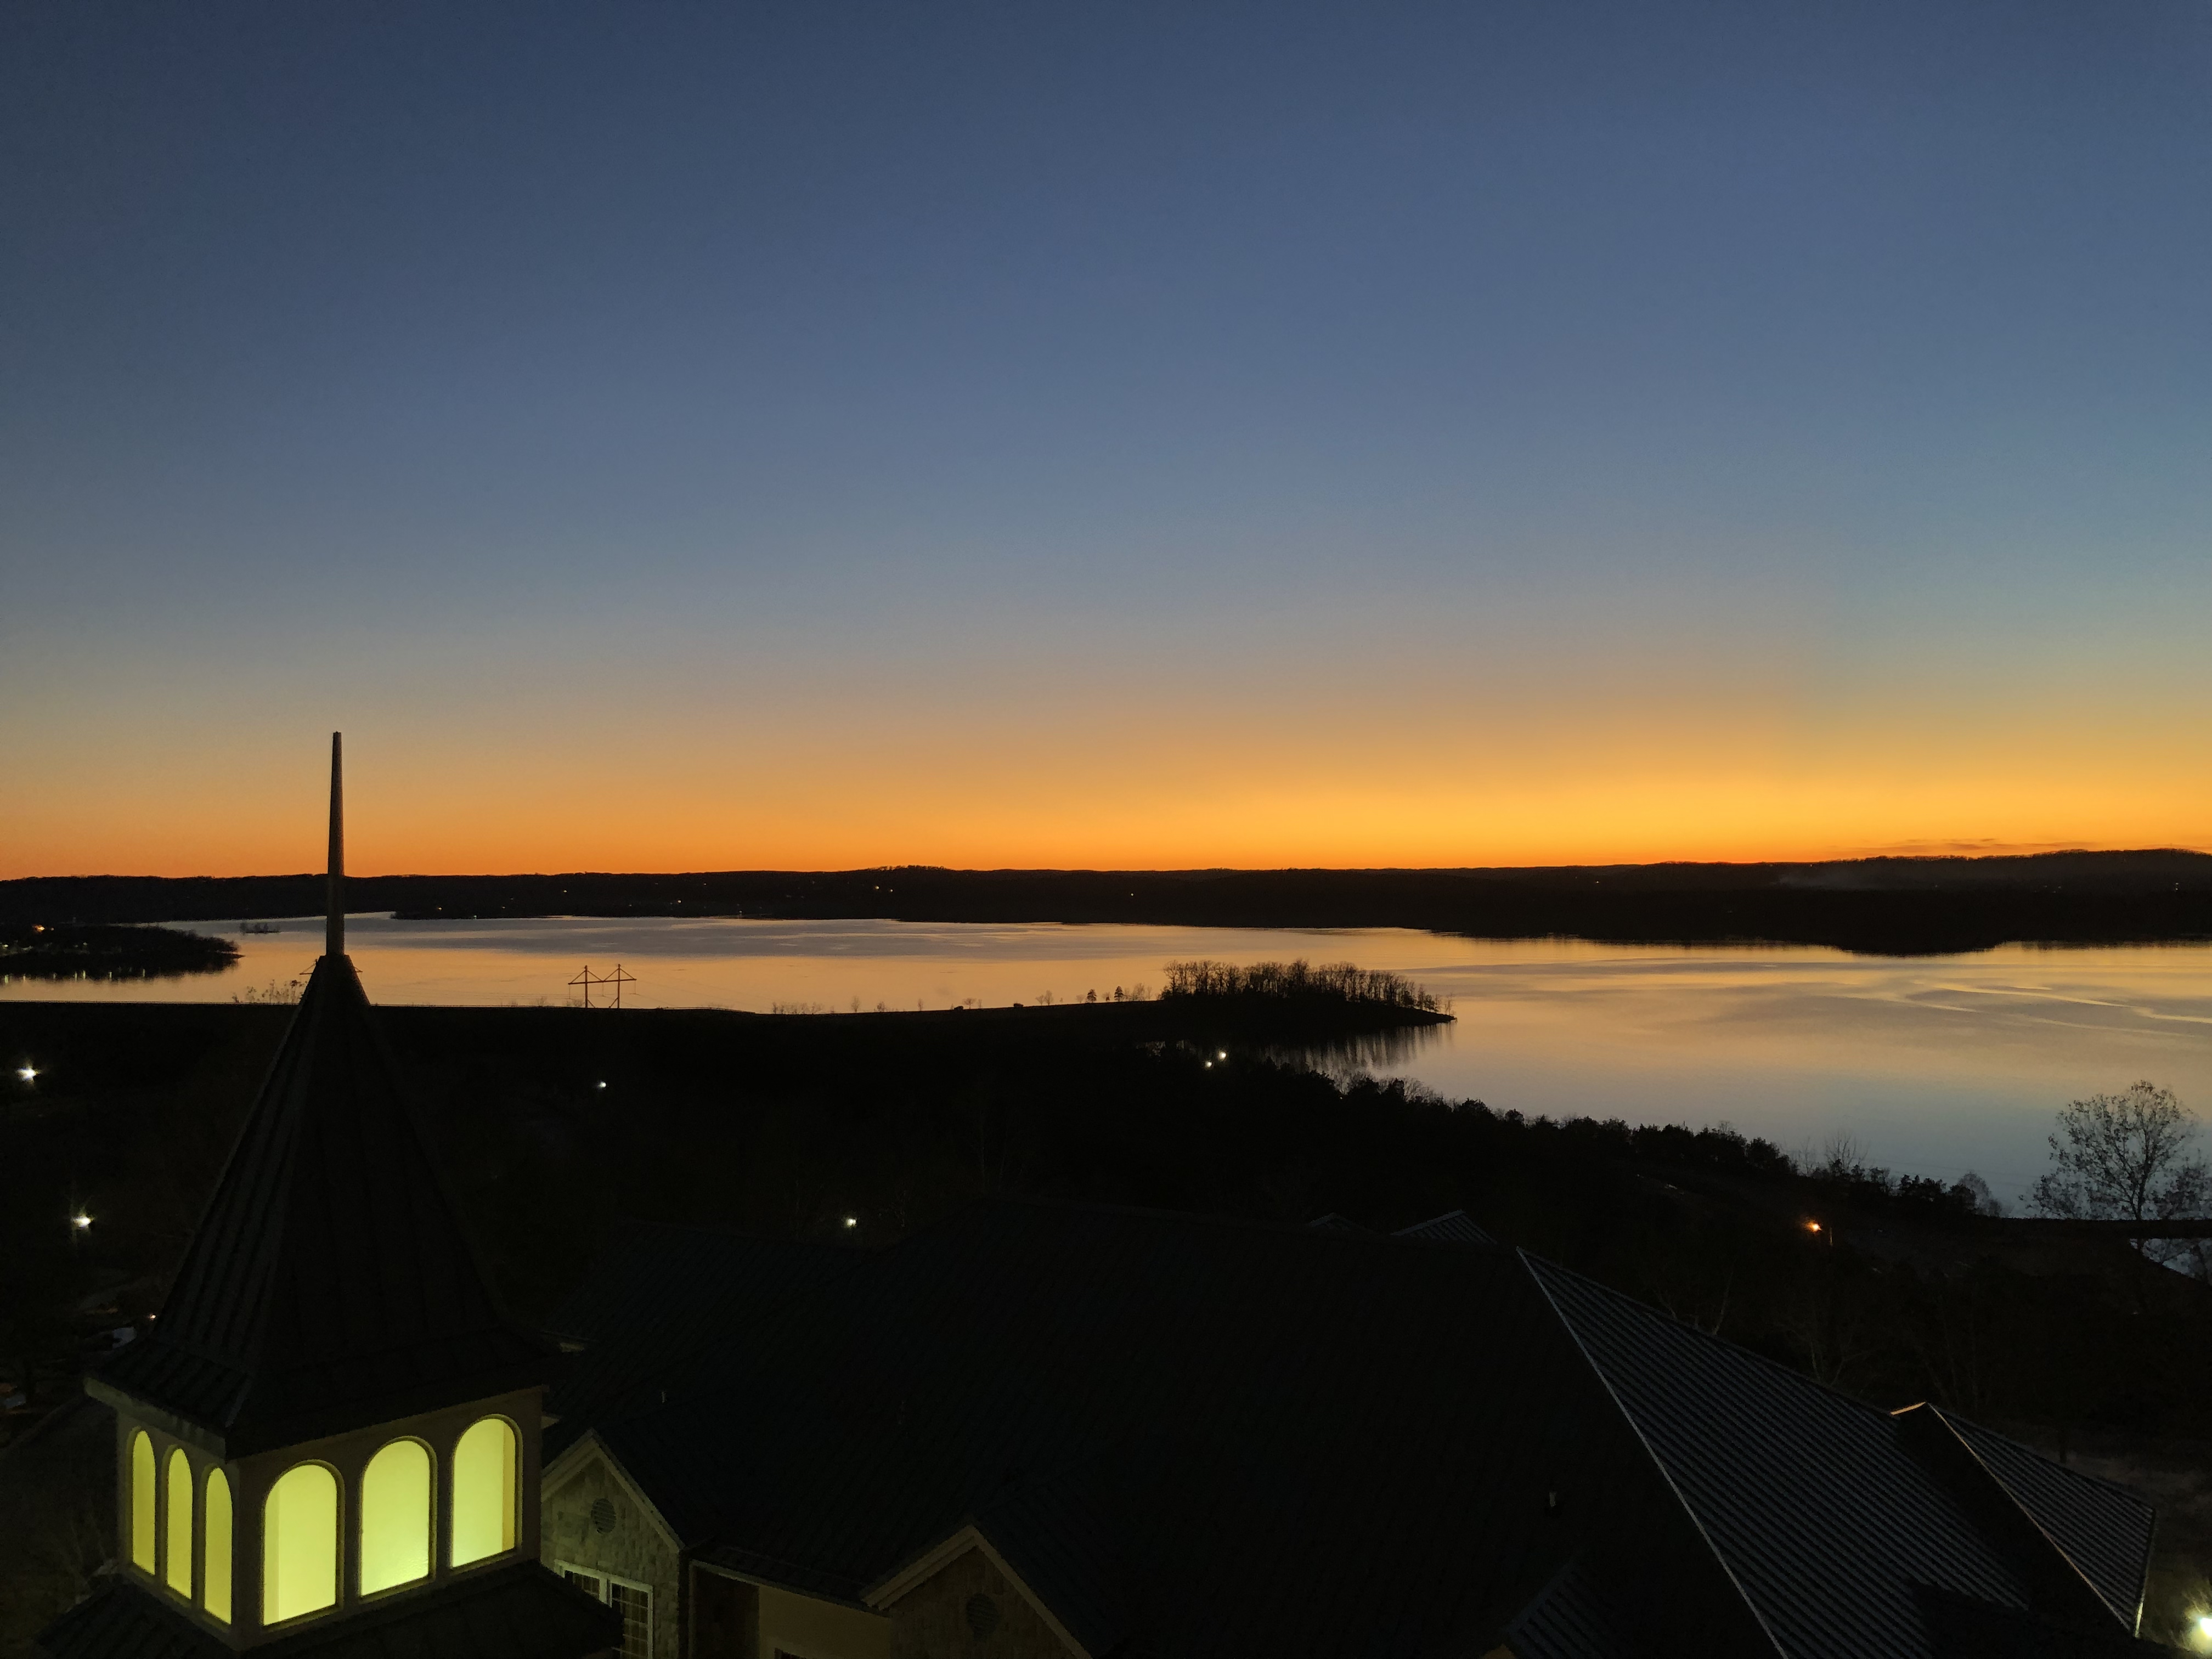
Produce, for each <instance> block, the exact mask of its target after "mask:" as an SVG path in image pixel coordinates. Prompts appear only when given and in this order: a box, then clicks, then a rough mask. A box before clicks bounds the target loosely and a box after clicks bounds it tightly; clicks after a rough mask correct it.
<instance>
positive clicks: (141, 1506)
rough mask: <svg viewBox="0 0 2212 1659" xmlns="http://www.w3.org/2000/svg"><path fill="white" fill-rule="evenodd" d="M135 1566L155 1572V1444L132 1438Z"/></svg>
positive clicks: (141, 1433)
mask: <svg viewBox="0 0 2212 1659" xmlns="http://www.w3.org/2000/svg"><path fill="white" fill-rule="evenodd" d="M131 1565H133V1566H135V1567H138V1568H142V1569H143V1570H144V1571H147V1572H151V1571H154V1443H153V1442H152V1441H151V1440H149V1439H148V1438H147V1437H146V1431H144V1430H143V1429H141V1430H140V1431H138V1432H137V1434H134V1435H132V1436H131Z"/></svg>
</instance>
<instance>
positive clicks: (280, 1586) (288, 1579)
mask: <svg viewBox="0 0 2212 1659" xmlns="http://www.w3.org/2000/svg"><path fill="white" fill-rule="evenodd" d="M337 1599H338V1482H337V1476H336V1475H334V1474H331V1472H330V1471H329V1470H328V1469H326V1468H324V1467H323V1466H322V1465H321V1464H320V1463H295V1464H294V1465H293V1466H292V1467H291V1468H289V1469H287V1470H285V1471H284V1473H283V1475H282V1476H280V1477H279V1478H278V1480H277V1482H276V1485H275V1486H272V1487H270V1491H269V1502H268V1504H266V1505H265V1506H264V1508H263V1510H262V1511H261V1622H262V1623H263V1624H264V1625H273V1624H275V1623H276V1622H277V1621H278V1620H283V1619H297V1618H298V1617H299V1616H300V1615H301V1613H313V1612H315V1611H316V1610H317V1609H319V1608H322V1607H329V1606H331V1604H332V1603H333V1602H335V1601H337Z"/></svg>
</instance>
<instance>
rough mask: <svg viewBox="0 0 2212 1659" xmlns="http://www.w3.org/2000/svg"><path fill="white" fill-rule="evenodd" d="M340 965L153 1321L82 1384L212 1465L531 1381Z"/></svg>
mask: <svg viewBox="0 0 2212 1659" xmlns="http://www.w3.org/2000/svg"><path fill="white" fill-rule="evenodd" d="M552 1364H553V1350H552V1347H551V1345H550V1344H549V1343H547V1342H546V1341H545V1340H544V1339H542V1338H540V1337H538V1336H536V1335H535V1334H531V1333H528V1332H526V1331H524V1330H523V1329H521V1328H520V1327H518V1326H516V1325H514V1324H513V1323H512V1322H509V1321H508V1320H507V1318H506V1317H505V1316H504V1315H503V1314H502V1312H501V1310H500V1308H499V1306H498V1304H497V1302H496V1301H495V1298H494V1297H493V1295H492V1292H491V1290H490V1287H489V1283H488V1282H487V1280H486V1278H485V1276H484V1273H483V1269H482V1267H481V1266H480V1265H479V1262H478V1260H477V1253H476V1251H475V1249H474V1247H473V1245H472V1243H471V1240H470V1238H469V1237H468V1235H467V1232H466V1231H465V1229H464V1228H463V1226H462V1225H461V1223H460V1219H459V1215H458V1213H457V1212H456V1210H455V1206H454V1205H453V1200H452V1197H451V1195H450V1194H448V1192H447V1188H446V1186H445V1183H444V1182H443V1180H442V1179H441V1176H440V1173H439V1170H438V1167H437V1164H436V1162H435V1158H433V1156H432V1154H431V1152H430V1148H429V1146H428V1143H427V1141H426V1139H425V1138H424V1135H423V1133H422V1127H421V1125H420V1123H419V1122H418V1121H416V1115H415V1113H414V1111H413V1109H412V1108H411V1106H410V1103H409V1101H408V1098H407V1094H406V1091H405V1088H404V1085H403V1083H402V1080H401V1078H400V1074H399V1070H398V1066H397V1064H396V1063H395V1061H394V1060H393V1058H392V1052H391V1050H390V1048H389V1047H388V1046H387V1045H386V1042H385V1041H384V1037H383V1034H382V1032H381V1031H380V1030H378V1028H377V1025H376V1022H375V1017H374V1012H372V1010H371V1009H370V1007H369V1005H368V997H367V996H366V995H365V994H363V993H362V987H361V981H360V979H359V977H358V976H357V975H356V974H355V972H354V969H353V963H352V962H351V961H350V960H349V958H347V957H343V956H325V957H323V958H322V959H321V960H320V961H319V962H318V963H316V964H315V970H314V974H313V977H312V978H311V979H310V980H309V981H308V983H307V992H306V994H304V995H303V996H302V997H301V1000H300V1006H299V1008H298V1010H297V1012H295V1014H294V1016H293V1018H292V1024H291V1028H290V1030H289V1031H288V1032H287V1033H286V1035H285V1038H284V1043H283V1048H281V1049H280V1050H279V1051H278V1053H277V1055H276V1062H275V1064H274V1065H273V1066H271V1067H270V1072H269V1075H268V1078H267V1079H266V1081H265V1082H264V1084H263V1085H262V1088H261V1093H260V1096H259V1097H258V1099H257V1100H256V1101H255V1103H254V1106H253V1109H252V1114H251V1115H250V1116H249V1117H248V1118H247V1120H246V1127H245V1128H244V1129H243V1130H242V1131H241V1132H240V1135H239V1139H238V1143H237V1145H236V1146H235V1147H234V1149H233V1151H232V1152H231V1157H230V1162H229V1164H228V1166H227V1167H226V1168H225V1170H224V1171H223V1175H222V1182H221V1183H220V1185H219V1186H218V1188H216V1194H215V1197H214V1199H213V1200H212V1201H211V1202H210V1204H209V1206H208V1208H207V1211H206V1213H205V1214H204V1216H203V1218H201V1222H200V1226H199V1230H198V1231H197V1233H195V1234H194V1236H193V1237H192V1241H191V1246H190V1248H189V1249H187V1250H186V1251H185V1259H184V1262H183V1265H182V1266H181V1267H179V1270H178V1273H177V1278H176V1280H175V1282H174V1284H173V1285H172V1286H171V1288H170V1291H169V1295H168V1299H167V1302H166V1303H165V1304H163V1306H162V1309H161V1317H160V1319H159V1320H158V1321H157V1322H155V1325H154V1327H153V1328H151V1330H150V1331H149V1333H148V1334H146V1335H145V1336H144V1337H143V1339H142V1340H139V1341H137V1342H133V1343H131V1344H130V1345H129V1346H126V1347H125V1348H123V1349H121V1350H119V1351H118V1352H117V1354H116V1355H115V1356H114V1357H113V1358H112V1359H110V1360H109V1361H108V1362H107V1363H106V1364H105V1365H104V1366H103V1368H102V1370H101V1372H100V1377H99V1379H98V1383H97V1384H96V1385H95V1386H97V1387H99V1388H100V1389H102V1391H104V1392H112V1393H118V1394H120V1395H127V1396H129V1399H130V1401H131V1403H132V1404H133V1406H134V1407H135V1408H136V1409H137V1410H139V1411H141V1412H142V1413H146V1412H149V1411H150V1412H154V1413H168V1414H170V1415H173V1417H175V1418H176V1419H179V1420H180V1421H181V1422H183V1423H187V1424H191V1425H197V1427H198V1428H199V1429H200V1430H201V1431H203V1432H204V1433H205V1434H208V1435H211V1436H213V1437H216V1439H218V1440H219V1441H220V1443H222V1446H223V1447H224V1449H225V1450H226V1452H227V1454H228V1455H233V1456H236V1455H241V1454H243V1453H245V1452H246V1451H250V1450H253V1449H259V1448H263V1447H267V1446H271V1445H281V1444H285V1443H291V1442H295V1441H299V1440H304V1439H308V1438H311V1437H314V1436H317V1435H319V1434H326V1433H331V1432H334V1431H337V1430H339V1429H343V1428H346V1427H350V1426H354V1425H358V1424H363V1423H372V1422H381V1421H387V1420H390V1419H393V1418H397V1417H402V1416H406V1415H409V1414H411V1413H416V1412H421V1411H428V1410H432V1409H435V1407H439V1406H442V1405H446V1404H450V1403H453V1402H454V1401H462V1400H469V1399H477V1398H482V1397H483V1396H486V1395H493V1394H497V1393H501V1392H504V1391H506V1390H507V1389H514V1388H520V1387H525V1386H527V1385H529V1384H531V1383H539V1382H543V1381H544V1380H545V1378H546V1377H547V1376H550V1370H551V1367H552Z"/></svg>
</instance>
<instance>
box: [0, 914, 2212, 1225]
mask: <svg viewBox="0 0 2212 1659" xmlns="http://www.w3.org/2000/svg"><path fill="white" fill-rule="evenodd" d="M196 926H197V927H198V928H199V929H200V930H201V931H204V932H210V933H213V932H222V933H225V934H226V936H228V937H229V938H230V939H233V940H234V942H235V943H236V944H237V945H239V946H240V952H241V956H240V963H239V964H238V965H237V966H236V967H234V968H233V969H229V970H228V971H227V972H225V973H222V974H220V975H202V976H196V977H193V978H191V979H183V980H166V981H131V982H127V983H125V984H119V985H114V986H108V985H101V984H96V983H92V982H65V983H62V984H52V983H42V982H39V981H17V982H15V983H12V984H9V985H7V986H4V987H0V996H5V997H8V998H10V999H27V998H41V997H64V998H70V999H76V998H99V999H102V1000H109V999H112V1000H141V999H143V1000H173V1001H226V1000H229V999H230V998H232V997H233V996H238V995H243V994H246V991H247V990H248V989H249V988H254V989H259V988H263V987H267V986H269V985H270V984H272V983H274V984H276V985H278V986H280V987H281V986H282V985H283V983H285V982H286V981H289V980H290V979H292V978H294V977H295V976H299V975H304V973H305V971H306V970H307V968H308V967H309V966H311V965H312V963H313V959H314V957H315V954H316V953H317V951H319V949H320V947H321V934H320V926H319V921H312V920H302V921H291V922H287V923H284V924H283V931H282V932H280V933H276V934H274V935H268V936H252V935H247V936H240V934H239V933H237V932H236V924H235V923H231V924H228V925H225V924H217V923H211V922H210V923H199V924H196ZM348 946H349V951H350V953H351V955H352V956H353V958H354V961H355V963H356V965H357V966H358V967H359V969H360V970H361V974H362V980H363V981H364V983H365V984H366V985H367V986H368V991H369V994H370V996H371V997H372V998H374V1000H378V1001H380V1002H386V1003H447V1004H467V1005H477V1006H485V1005H499V1004H505V1003H521V1004H530V1003H534V1002H539V1001H543V1002H545V1003H549V1004H551V1005H553V1006H560V1005H562V1003H564V1002H567V1001H568V1000H570V999H571V998H572V997H573V996H574V992H573V991H572V990H571V989H570V987H569V985H568V981H570V980H571V979H572V978H573V977H574V976H575V975H576V973H577V971H578V970H579V969H580V968H582V967H584V966H585V965H586V964H588V965H590V966H591V967H592V969H594V970H596V971H599V972H605V971H607V970H609V969H611V968H612V967H613V966H614V965H615V964H616V963H617V962H619V963H622V964H623V966H624V968H625V969H626V970H627V971H628V972H629V974H631V975H635V980H636V982H635V984H634V985H632V986H630V987H627V990H626V994H625V1002H626V1003H627V1004H629V1005H630V1006H637V1007H654V1006H659V1007H702V1006H721V1007H730V1008H744V1009H753V1010H758V1011H766V1010H768V1009H769V1008H770V1007H772V1006H777V1005H781V1006H793V1005H796V1006H802V1007H807V1008H814V1009H822V1010H836V1011H837V1012H848V1011H850V1010H851V1009H852V1008H853V1007H854V1005H855V1004H857V1005H858V1006H859V1007H860V1008H861V1009H863V1010H868V1009H873V1008H875V1007H876V1006H878V1005H879V1004H880V1005H883V1006H888V1007H890V1008H896V1009H911V1008H913V1007H915V1006H916V1005H917V1004H919V1005H921V1006H925V1007H932V1008H944V1007H948V1006H951V1005H952V1004H954V1003H957V1002H961V1001H964V1000H974V1001H975V1002H978V1003H981V1004H982V1005H984V1006H1003V1005H1005V1004H1008V1003H1012V1002H1026V1003H1036V1002H1039V1001H1042V1000H1044V999H1045V997H1046V996H1047V995H1048V994H1049V996H1050V997H1051V999H1052V1000H1054V1001H1059V1002H1066V1001H1071V1000H1081V999H1082V998H1083V997H1084V996H1085V994H1086V993H1088V992H1091V991H1096V992H1097V994H1098V995H1099V996H1100V997H1101V998H1105V997H1108V996H1109V995H1110V994H1112V992H1113V990H1114V988H1115V987H1116V986H1119V987H1123V988H1124V989H1125V990H1127V989H1130V988H1133V987H1136V986H1138V985H1144V986H1147V987H1152V989H1154V990H1157V989H1158V986H1159V984H1160V981H1161V980H1162V977H1163V975H1162V968H1163V965H1164V963H1168V962H1170V961H1172V960H1176V959H1179V958H1186V957H1216V958H1218V959H1222V960H1225V961H1231V962H1238V963H1249V962H1257V961H1264V960H1268V959H1280V958H1286V957H1306V958H1307V959H1308V960H1310V961H1315V962H1324V961H1350V962H1356V963H1358V964H1359V965H1360V966H1361V967H1363V968H1377V969H1390V970H1392V971H1394V972H1396V973H1400V974H1403V975H1407V976H1409V977H1411V978H1413V979H1415V980H1418V981H1420V982H1421V983H1423V984H1424V985H1425V986H1427V987H1429V988H1430V989H1431V990H1432V991H1434V992H1436V993H1437V994H1438V995H1440V996H1443V997H1445V998H1448V999H1449V1001H1450V1005H1451V1009H1452V1012H1454V1013H1455V1015H1456V1016H1457V1021H1456V1023H1455V1024H1452V1025H1450V1026H1447V1027H1445V1028H1443V1030H1441V1031H1440V1032H1438V1033H1437V1035H1436V1036H1435V1038H1434V1040H1433V1041H1415V1042H1408V1043H1405V1044H1402V1045H1396V1046H1395V1048H1391V1047H1385V1048H1376V1049H1375V1050H1374V1051H1373V1052H1370V1053H1364V1054H1359V1055H1357V1056H1354V1057H1353V1058H1352V1061H1351V1062H1350V1063H1352V1064H1358V1065H1364V1066H1366V1067H1367V1068H1368V1069H1370V1070H1373V1071H1375V1072H1377V1073H1386V1074H1400V1075H1405V1076H1408V1077H1411V1078H1414V1079H1419V1081H1421V1082H1422V1083H1424V1084H1425V1085H1428V1086H1430V1087H1431V1088H1433V1089H1435V1090H1437V1091H1438V1092H1440V1093H1442V1094H1444V1095H1446V1096H1448V1097H1451V1098H1454V1099H1459V1098H1467V1097H1479V1098H1480V1099H1482V1100H1484V1101H1486V1102H1487V1103H1489V1104H1490V1105H1492V1107H1495V1108H1497V1109H1500V1110H1504V1109H1516V1110H1519V1111H1522V1112H1523V1113H1527V1114H1529V1115H1535V1114H1538V1113H1547V1114H1550V1115H1555V1116H1556V1115H1569V1114H1575V1113H1585V1112H1586V1113H1592V1114H1595V1115H1602V1116H1620V1117H1623V1118H1626V1119H1628V1120H1630V1121H1683V1122H1688V1123H1692V1124H1700V1123H1710V1122H1717V1121H1722V1120H1723V1119H1725V1120H1727V1121H1731V1122H1733V1123H1735V1125H1736V1126H1737V1127H1740V1128H1742V1129H1744V1130H1745V1131H1747V1132H1748V1133H1757V1134H1763V1135H1766V1136H1769V1137H1771V1139H1775V1140H1777V1141H1778V1142H1779V1143H1781V1144H1782V1145H1783V1146H1785V1147H1786V1148H1790V1149H1791V1150H1796V1149H1798V1148H1800V1147H1803V1146H1808V1144H1816V1143H1818V1142H1820V1141H1821V1140H1823V1139H1826V1137H1827V1136H1828V1135H1830V1134H1831V1133H1835V1132H1837V1131H1838V1130H1848V1131H1850V1133H1853V1134H1855V1135H1857V1137H1858V1139H1860V1140H1861V1141H1862V1142H1863V1144H1864V1145H1865V1146H1866V1147H1867V1148H1868V1151H1869V1155H1870V1156H1871V1157H1872V1158H1874V1159H1875V1161H1876V1162H1878V1163H1881V1164H1887V1165H1889V1166H1890V1167H1892V1168H1893V1169H1898V1170H1910V1171H1911V1172H1914V1173H1926V1174H1936V1175H1955V1174H1957V1173H1958V1172H1959V1171H1960V1170H1964V1169H1966V1168H1969V1167H1971V1168H1973V1169H1976V1170H1979V1171H1980V1173H1981V1174H1983V1175H1984V1176H1986V1177H1987V1178H1988V1179H1989V1180H1990V1183H1991V1184H1992V1186H1994V1187H1995V1188H1996V1189H1997V1190H1998V1191H1999V1192H2000V1193H2001V1194H2008V1195H2014V1194H2017V1193H2018V1192H2019V1191H2020V1190H2021V1188H2024V1187H2025V1186H2026V1185H2027V1183H2028V1182H2030V1181H2032V1180H2033V1178H2034V1176H2035V1175H2036V1173H2037V1172H2038V1170H2039V1169H2040V1167H2041V1165H2042V1163H2043V1159H2044V1146H2043V1140H2042V1137H2043V1135H2044V1133H2045V1132H2046V1130H2047V1127H2048V1125H2049V1121H2050V1117H2051V1113H2052V1112H2053V1111H2054V1110H2055V1109H2057V1107H2058V1106H2059V1105H2060V1104H2062V1103H2063V1102H2065V1101H2066V1100H2067V1099H2069V1098H2070V1097H2074V1096H2076V1095H2081V1094H2084V1093H2089V1092H2093V1091H2103V1090H2114V1089H2119V1088H2123V1087H2124V1086H2125V1085H2127V1084H2129V1083H2130V1082H2132V1081H2133V1080H2135V1079H2136V1078H2138V1077H2148V1078H2151V1079H2154V1080H2156V1081H2158V1082H2160V1083H2162V1084H2165V1085H2168V1086H2170V1087H2172V1088H2173V1089H2175V1090H2177V1091H2179V1093H2180V1095H2181V1097H2182V1098H2183V1100H2184V1101H2185V1102H2186V1103H2190V1104H2191V1105H2193V1106H2195V1107H2197V1109H2200V1110H2203V1111H2206V1112H2208V1114H2212V946H2206V945H2148V946H2113V947H2097V948H2088V949H2063V950H2047V949H2039V948H2035V947H2029V946H2018V945H2015V946H2008V947H2006V948H2003V949H2001V950H1996V951H1984V952H1982V953H1979V954H1977V955H1972V956H1953V957H1854V956H1849V955H1846V954H1844V952H1841V951H1832V950H1826V949H1820V948H1812V947H1795V946H1787V947H1758V946H1732V947H1724V948H1711V947H1694V948H1692V947H1685V946H1674V945H1601V944H1592V943H1589V942H1587V941H1582V940H1561V939H1522V940H1502V939H1458V938H1453V937H1449V936H1446V935H1441V934H1434V933H1418V932H1413V931H1408V930H1404V929H1396V928H1378V929H1369V930H1342V931H1314V930H1299V929H1282V930H1265V929H1242V928H1190V927H1121V926H1106V925H1100V926H1062V925H1057V924H1049V923H1033V924H1025V925H992V924H940V923H915V922H895V921H741V920H724V919H715V920H706V921H692V920H680V921H679V920H669V919H659V918H649V919H642V920H624V921H606V920H592V919H581V920H579V919H567V918H553V919H545V920H538V921H476V922H398V921H392V920H391V919H389V918H386V917H373V916H362V917H358V918H356V919H354V920H353V921H350V922H349V924H348Z"/></svg>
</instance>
